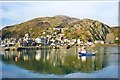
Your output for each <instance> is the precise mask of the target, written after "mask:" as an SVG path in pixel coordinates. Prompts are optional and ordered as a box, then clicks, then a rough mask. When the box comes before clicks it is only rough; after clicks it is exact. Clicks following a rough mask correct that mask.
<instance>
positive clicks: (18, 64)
mask: <svg viewBox="0 0 120 80" xmlns="http://www.w3.org/2000/svg"><path fill="white" fill-rule="evenodd" d="M78 50H79V47H73V48H71V49H56V50H55V49H44V50H25V51H20V52H17V51H9V52H7V51H6V52H1V57H2V60H1V61H0V63H1V64H0V65H1V66H2V73H0V74H2V77H3V78H56V77H57V78H62V77H64V78H71V77H73V78H118V62H119V61H118V55H119V54H117V53H118V47H95V48H94V49H92V48H91V49H88V51H89V52H96V56H91V57H79V56H78V54H77V52H78Z"/></svg>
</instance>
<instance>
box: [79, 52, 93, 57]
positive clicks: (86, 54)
mask: <svg viewBox="0 0 120 80" xmlns="http://www.w3.org/2000/svg"><path fill="white" fill-rule="evenodd" d="M78 53H79V57H81V56H95V54H94V53H87V52H86V53H81V52H78Z"/></svg>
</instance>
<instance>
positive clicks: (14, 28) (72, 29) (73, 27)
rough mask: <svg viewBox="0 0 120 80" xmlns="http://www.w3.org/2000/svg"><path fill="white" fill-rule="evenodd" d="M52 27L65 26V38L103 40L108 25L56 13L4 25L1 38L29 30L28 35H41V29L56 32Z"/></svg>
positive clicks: (107, 30)
mask: <svg viewBox="0 0 120 80" xmlns="http://www.w3.org/2000/svg"><path fill="white" fill-rule="evenodd" d="M54 28H65V29H64V32H62V33H63V34H64V35H65V37H66V38H68V39H70V38H80V39H82V40H84V41H86V40H89V39H91V40H92V41H94V40H105V37H106V35H107V34H108V33H110V32H111V30H110V27H109V26H108V25H106V24H104V23H102V22H99V21H97V20H92V19H87V18H85V19H78V18H72V17H69V16H63V15H57V16H53V17H39V18H35V19H32V20H29V21H27V22H23V23H20V24H16V25H11V26H6V27H5V28H3V29H2V30H1V31H2V38H3V39H4V38H8V37H15V38H19V37H23V36H24V34H25V33H27V32H29V33H30V37H32V38H36V37H38V36H41V35H42V33H43V31H45V32H46V33H47V34H52V33H54V32H56V30H54Z"/></svg>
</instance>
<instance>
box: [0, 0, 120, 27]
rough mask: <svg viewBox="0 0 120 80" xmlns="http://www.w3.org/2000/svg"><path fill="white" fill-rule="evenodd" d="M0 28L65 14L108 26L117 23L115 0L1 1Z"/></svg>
mask: <svg viewBox="0 0 120 80" xmlns="http://www.w3.org/2000/svg"><path fill="white" fill-rule="evenodd" d="M0 6H2V7H0V12H2V13H0V22H1V23H0V29H1V28H3V27H4V26H7V25H13V24H18V23H21V22H24V21H28V20H30V19H33V18H36V17H44V16H55V15H67V16H71V17H76V18H80V19H82V18H90V19H95V20H99V21H101V22H103V23H105V24H107V25H109V26H117V25H118V2H117V1H114V2H113V1H42V2H1V3H0Z"/></svg>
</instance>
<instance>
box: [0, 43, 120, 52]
mask: <svg viewBox="0 0 120 80" xmlns="http://www.w3.org/2000/svg"><path fill="white" fill-rule="evenodd" d="M75 46H76V45H72V46H70V48H72V47H75ZM105 46H110V47H119V46H120V44H95V45H92V46H89V45H86V47H91V48H94V47H105ZM76 47H80V46H76ZM60 48H66V49H69V48H67V46H66V45H65V46H59V47H57V46H54V47H53V46H26V47H15V46H11V47H0V51H21V50H41V49H60Z"/></svg>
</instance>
